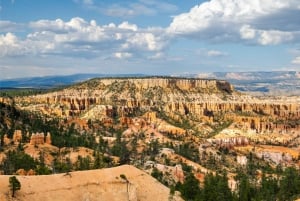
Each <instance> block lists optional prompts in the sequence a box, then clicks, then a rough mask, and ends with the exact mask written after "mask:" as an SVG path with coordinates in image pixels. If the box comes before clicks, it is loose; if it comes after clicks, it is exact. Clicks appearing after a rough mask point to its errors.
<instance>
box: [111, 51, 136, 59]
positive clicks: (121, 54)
mask: <svg viewBox="0 0 300 201" xmlns="http://www.w3.org/2000/svg"><path fill="white" fill-rule="evenodd" d="M114 57H115V58H118V59H128V58H130V57H132V54H131V53H128V52H116V53H115V54H114Z"/></svg>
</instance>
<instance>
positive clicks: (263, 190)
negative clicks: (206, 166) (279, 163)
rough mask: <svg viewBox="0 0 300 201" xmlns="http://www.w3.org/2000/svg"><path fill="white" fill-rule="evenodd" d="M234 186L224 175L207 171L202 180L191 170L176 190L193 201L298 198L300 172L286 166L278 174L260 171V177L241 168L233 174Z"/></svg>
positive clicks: (276, 200) (286, 200)
mask: <svg viewBox="0 0 300 201" xmlns="http://www.w3.org/2000/svg"><path fill="white" fill-rule="evenodd" d="M235 180H236V181H237V188H236V190H235V191H231V189H230V188H229V186H228V179H227V175H226V174H225V173H224V174H216V175H213V174H208V175H206V176H205V180H204V184H203V185H201V187H200V184H199V181H198V180H197V179H196V178H195V177H194V175H193V174H192V173H190V174H188V175H187V176H186V179H185V181H184V183H183V184H181V183H177V184H176V186H175V190H178V191H180V192H181V195H182V197H183V198H184V199H185V200H193V201H292V200H295V199H297V198H300V172H299V170H297V169H295V168H293V167H288V168H286V169H285V170H284V171H283V172H282V173H281V174H280V175H278V174H277V175H268V176H267V175H266V174H264V173H263V174H262V176H261V178H260V179H259V180H257V179H254V178H251V177H250V176H248V174H246V173H244V172H242V171H240V172H238V173H237V175H236V176H235Z"/></svg>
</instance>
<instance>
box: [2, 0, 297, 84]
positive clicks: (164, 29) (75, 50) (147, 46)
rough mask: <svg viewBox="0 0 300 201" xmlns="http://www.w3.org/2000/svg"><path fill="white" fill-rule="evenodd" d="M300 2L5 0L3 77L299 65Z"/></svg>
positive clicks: (173, 72) (266, 68)
mask: <svg viewBox="0 0 300 201" xmlns="http://www.w3.org/2000/svg"><path fill="white" fill-rule="evenodd" d="M299 19H300V1H299V0H211V1H204V0H187V1H182V0H168V1H159V0H120V1H117V0H115V1H112V0H110V1H108V0H98V1H97V0H62V1H53V0H0V79H9V78H17V77H31V76H45V75H64V74H75V73H105V74H110V73H111V74H115V73H122V74H126V73H144V74H150V75H166V74H167V75H178V74H190V73H193V74H201V73H205V72H224V71H227V72H240V71H280V70H296V71H299V70H300V20H299Z"/></svg>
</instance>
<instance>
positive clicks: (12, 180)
mask: <svg viewBox="0 0 300 201" xmlns="http://www.w3.org/2000/svg"><path fill="white" fill-rule="evenodd" d="M9 188H10V190H11V192H12V197H15V192H16V191H17V190H20V189H21V183H20V182H19V180H18V179H17V177H16V176H12V177H9Z"/></svg>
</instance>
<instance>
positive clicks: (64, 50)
mask: <svg viewBox="0 0 300 201" xmlns="http://www.w3.org/2000/svg"><path fill="white" fill-rule="evenodd" d="M29 27H30V28H31V29H32V32H31V33H29V34H27V36H26V37H25V38H18V37H17V36H16V35H15V34H13V33H5V34H2V35H0V56H2V57H3V56H15V55H26V54H36V55H47V54H63V55H71V56H72V55H73V56H74V55H76V56H84V57H97V56H100V55H102V56H103V54H106V55H115V57H117V58H129V57H131V56H132V55H134V53H138V54H139V55H140V56H142V55H143V54H145V57H148V56H149V53H150V54H153V55H155V54H156V53H157V52H160V51H162V50H163V49H164V48H165V47H166V45H167V43H168V40H167V38H166V37H165V35H164V34H163V32H164V31H163V30H162V29H153V28H152V29H150V28H149V29H141V28H139V27H138V26H137V25H135V24H131V23H128V22H122V23H121V24H119V25H115V24H113V23H111V24H108V25H97V22H96V21H95V20H91V21H90V22H88V21H85V20H84V19H82V18H79V17H75V18H72V19H70V20H69V21H63V20H61V19H56V20H39V21H34V22H30V23H29ZM129 52H130V53H129Z"/></svg>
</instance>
